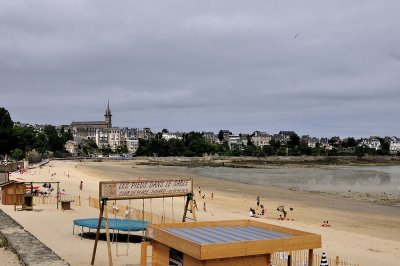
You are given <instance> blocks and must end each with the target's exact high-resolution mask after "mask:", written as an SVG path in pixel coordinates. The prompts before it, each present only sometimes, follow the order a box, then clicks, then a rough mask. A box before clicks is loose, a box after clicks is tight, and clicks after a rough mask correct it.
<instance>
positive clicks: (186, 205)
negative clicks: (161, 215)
mask: <svg viewBox="0 0 400 266" xmlns="http://www.w3.org/2000/svg"><path fill="white" fill-rule="evenodd" d="M190 197H192V195H191V196H189V195H188V196H187V197H186V203H185V210H184V211H183V218H182V222H186V214H187V211H188V207H189V200H190V199H189V198H190Z"/></svg>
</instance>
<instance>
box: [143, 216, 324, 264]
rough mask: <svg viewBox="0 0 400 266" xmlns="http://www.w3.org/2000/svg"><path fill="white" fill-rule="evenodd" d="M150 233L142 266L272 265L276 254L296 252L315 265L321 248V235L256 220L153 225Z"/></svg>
mask: <svg viewBox="0 0 400 266" xmlns="http://www.w3.org/2000/svg"><path fill="white" fill-rule="evenodd" d="M147 234H148V237H149V239H151V240H150V241H149V242H143V243H142V252H141V265H147V263H148V259H150V260H151V265H153V266H161V265H185V266H227V265H230V266H232V265H237V266H243V265H265V266H266V265H268V266H269V265H271V255H272V254H273V253H275V252H281V251H288V252H291V251H297V250H308V259H307V261H308V265H313V260H312V258H313V250H314V249H315V248H321V236H320V235H317V234H312V233H308V232H304V231H299V230H294V229H290V228H286V227H282V226H276V225H271V224H266V223H262V222H258V221H253V220H235V221H208V222H194V223H174V224H151V225H148V226H147ZM149 245H151V247H152V255H151V257H148V254H147V250H148V246H149Z"/></svg>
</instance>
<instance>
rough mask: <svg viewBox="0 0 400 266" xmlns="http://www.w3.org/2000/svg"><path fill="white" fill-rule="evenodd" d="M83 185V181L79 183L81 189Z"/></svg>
mask: <svg viewBox="0 0 400 266" xmlns="http://www.w3.org/2000/svg"><path fill="white" fill-rule="evenodd" d="M82 187H83V181H81V183H80V184H79V189H80V190H82Z"/></svg>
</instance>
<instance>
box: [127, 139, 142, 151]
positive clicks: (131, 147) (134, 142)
mask: <svg viewBox="0 0 400 266" xmlns="http://www.w3.org/2000/svg"><path fill="white" fill-rule="evenodd" d="M126 147H127V148H128V152H129V153H131V154H134V153H136V151H137V150H138V149H139V140H138V139H135V138H129V139H127V140H126Z"/></svg>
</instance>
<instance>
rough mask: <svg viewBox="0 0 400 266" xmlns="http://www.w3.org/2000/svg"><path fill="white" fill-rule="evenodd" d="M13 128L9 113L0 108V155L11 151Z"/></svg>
mask: <svg viewBox="0 0 400 266" xmlns="http://www.w3.org/2000/svg"><path fill="white" fill-rule="evenodd" d="M13 126H14V122H13V121H12V120H11V116H10V113H9V112H8V111H7V110H6V109H4V108H3V107H0V154H5V153H9V152H10V150H11V149H12V140H13V136H12V133H13Z"/></svg>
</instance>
